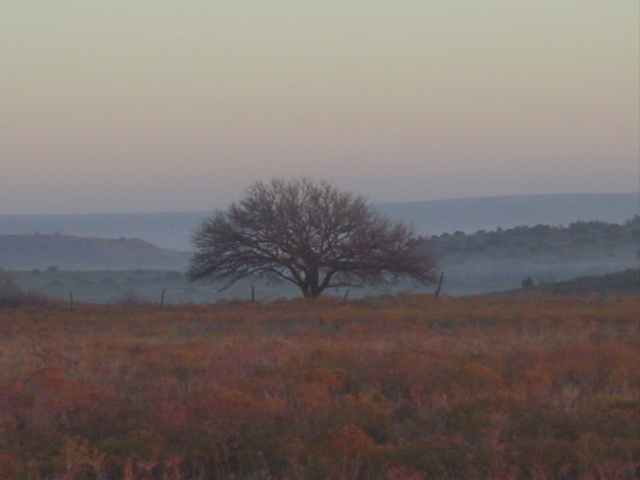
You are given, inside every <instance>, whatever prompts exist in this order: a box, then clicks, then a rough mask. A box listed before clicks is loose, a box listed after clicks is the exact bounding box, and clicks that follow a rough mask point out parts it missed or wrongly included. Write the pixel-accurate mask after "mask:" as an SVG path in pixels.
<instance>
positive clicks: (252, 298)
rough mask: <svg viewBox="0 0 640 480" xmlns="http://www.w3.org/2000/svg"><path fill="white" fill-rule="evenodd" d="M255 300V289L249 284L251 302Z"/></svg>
mask: <svg viewBox="0 0 640 480" xmlns="http://www.w3.org/2000/svg"><path fill="white" fill-rule="evenodd" d="M255 301H256V289H255V288H254V287H253V285H251V303H255Z"/></svg>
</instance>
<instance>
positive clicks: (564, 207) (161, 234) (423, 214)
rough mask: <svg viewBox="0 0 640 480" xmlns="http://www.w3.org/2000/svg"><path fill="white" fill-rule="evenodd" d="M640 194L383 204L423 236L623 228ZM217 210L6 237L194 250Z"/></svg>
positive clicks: (10, 222) (83, 222)
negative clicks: (594, 225)
mask: <svg viewBox="0 0 640 480" xmlns="http://www.w3.org/2000/svg"><path fill="white" fill-rule="evenodd" d="M639 205H640V193H637V192H636V193H603V194H558V195H516V196H503V197H483V198H462V199H454V200H433V201H426V202H410V203H382V204H378V208H379V210H380V211H381V212H382V213H384V214H386V215H388V216H389V217H391V218H393V219H397V220H403V221H407V222H410V223H413V224H414V225H415V226H416V228H417V230H418V231H419V233H421V234H423V235H439V234H442V233H445V232H450V233H453V232H455V231H462V232H465V233H473V232H476V231H477V230H495V229H497V228H503V229H504V228H511V227H515V226H519V225H537V224H545V225H568V224H569V223H571V222H576V221H580V220H584V221H590V220H600V221H605V222H610V223H622V222H624V221H625V220H627V219H629V218H631V217H633V216H634V215H635V214H637V213H640V206H639ZM213 213H214V212H212V211H201V212H181V213H125V214H115V213H114V214H100V215H0V235H9V234H14V235H15V234H28V233H29V234H33V233H35V232H40V233H41V234H52V233H55V232H60V233H63V234H65V235H77V236H85V237H106V238H118V237H126V238H141V239H143V240H145V241H147V242H150V243H152V244H154V245H158V246H160V247H164V248H173V249H177V250H184V251H187V250H190V249H191V244H190V237H191V233H192V232H193V230H194V229H196V228H197V227H198V226H199V225H200V223H201V222H202V220H203V219H204V218H206V217H208V216H211V215H212V214H213Z"/></svg>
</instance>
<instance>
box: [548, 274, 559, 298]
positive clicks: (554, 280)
mask: <svg viewBox="0 0 640 480" xmlns="http://www.w3.org/2000/svg"><path fill="white" fill-rule="evenodd" d="M549 278H550V279H551V282H552V283H553V293H555V294H557V293H558V284H557V283H556V279H555V278H553V272H552V271H551V270H549Z"/></svg>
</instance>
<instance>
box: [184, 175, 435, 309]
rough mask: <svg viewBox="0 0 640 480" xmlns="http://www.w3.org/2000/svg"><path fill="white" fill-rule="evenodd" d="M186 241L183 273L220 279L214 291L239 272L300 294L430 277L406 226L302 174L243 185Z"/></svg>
mask: <svg viewBox="0 0 640 480" xmlns="http://www.w3.org/2000/svg"><path fill="white" fill-rule="evenodd" d="M193 243H194V246H195V253H194V254H193V256H192V258H191V262H190V265H189V269H188V272H187V273H188V275H189V278H190V279H191V280H192V281H194V280H204V281H208V282H209V283H213V282H216V281H221V282H224V285H223V287H222V289H221V290H224V289H225V288H228V287H229V286H231V285H232V284H233V283H235V282H237V281H238V280H240V279H242V278H246V277H258V278H263V279H266V280H268V281H273V280H282V281H287V282H291V283H293V284H295V285H297V286H298V287H299V288H300V290H301V291H302V294H303V295H304V296H305V297H317V296H318V295H320V294H321V293H322V292H323V291H324V290H326V289H327V288H335V287H346V286H365V285H369V286H376V287H381V286H383V285H386V284H389V283H393V282H395V281H397V280H398V279H400V278H402V277H407V278H410V279H412V280H413V281H415V282H417V283H420V284H429V283H435V281H436V270H437V262H436V259H435V257H434V256H433V255H432V254H431V253H430V252H429V251H428V250H426V249H425V248H424V246H423V245H422V244H421V242H420V241H419V239H418V238H417V237H416V235H415V233H414V231H413V229H412V228H411V227H410V226H408V225H405V224H403V223H400V222H392V221H390V220H387V219H386V218H384V217H382V216H380V215H379V214H378V213H377V212H376V211H375V210H374V208H373V206H372V205H371V204H370V203H369V202H368V201H367V200H366V199H365V198H364V197H362V196H354V195H352V194H350V193H347V192H342V191H339V190H338V189H336V188H335V187H334V186H333V185H331V184H330V183H328V182H325V181H321V182H318V183H315V182H313V181H312V180H310V179H308V178H300V179H294V180H288V181H287V180H283V179H278V178H276V179H273V180H271V182H269V183H262V182H257V183H255V184H253V185H251V186H250V187H248V189H247V191H246V196H245V197H244V198H243V199H242V200H240V201H239V202H234V203H232V204H231V205H230V206H229V207H228V208H227V210H226V211H224V212H218V213H217V214H216V215H215V216H213V217H212V218H209V219H207V220H205V221H204V222H203V224H202V225H201V226H200V228H199V229H198V230H197V231H196V232H195V233H194V236H193Z"/></svg>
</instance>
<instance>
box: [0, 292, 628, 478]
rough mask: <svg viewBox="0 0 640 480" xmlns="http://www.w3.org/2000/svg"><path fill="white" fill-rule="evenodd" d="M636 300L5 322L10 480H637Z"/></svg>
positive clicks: (6, 469)
mask: <svg viewBox="0 0 640 480" xmlns="http://www.w3.org/2000/svg"><path fill="white" fill-rule="evenodd" d="M638 312H639V299H638V297H637V296H635V297H618V298H614V297H608V298H601V297H599V296H596V295H591V296H583V297H568V296H551V295H548V296H532V297H517V298H489V297H481V296H476V297H467V298H453V297H441V298H439V299H435V298H434V297H433V295H417V294H400V295H398V296H382V297H376V298H370V299H362V300H350V301H343V300H341V299H337V298H332V297H328V298H320V299H318V300H316V301H305V300H302V299H300V300H286V301H285V300H283V301H269V302H256V303H251V302H244V301H221V302H218V303H216V304H213V305H189V304H185V305H168V306H165V307H164V308H163V309H160V308H159V307H158V306H153V305H148V304H144V305H135V304H126V303H123V304H120V305H91V304H78V305H75V306H73V308H70V305H68V304H64V303H60V304H53V305H49V306H36V307H22V308H15V309H0V478H1V479H25V480H26V479H28V480H40V479H51V478H65V479H69V480H70V479H79V480H85V479H86V480H94V479H95V480H106V479H114V480H115V479H127V480H133V479H136V480H137V479H139V480H147V479H167V480H173V479H181V480H182V479H183V480H190V479H194V480H196V479H197V480H199V479H203V480H204V479H212V480H213V479H225V480H226V479H264V480H266V479H274V480H275V479H278V480H280V479H283V480H284V479H290V480H303V479H305V480H307V479H309V480H314V479H318V480H323V479H341V480H378V479H380V480H382V479H388V480H420V479H471V480H473V479H477V480H479V479H505V480H506V479H513V480H520V479H522V480H525V479H540V480H543V479H581V480H587V479H594V480H595V479H628V480H630V479H635V478H638V475H639V473H640V460H639V459H640V325H639V316H638Z"/></svg>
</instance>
